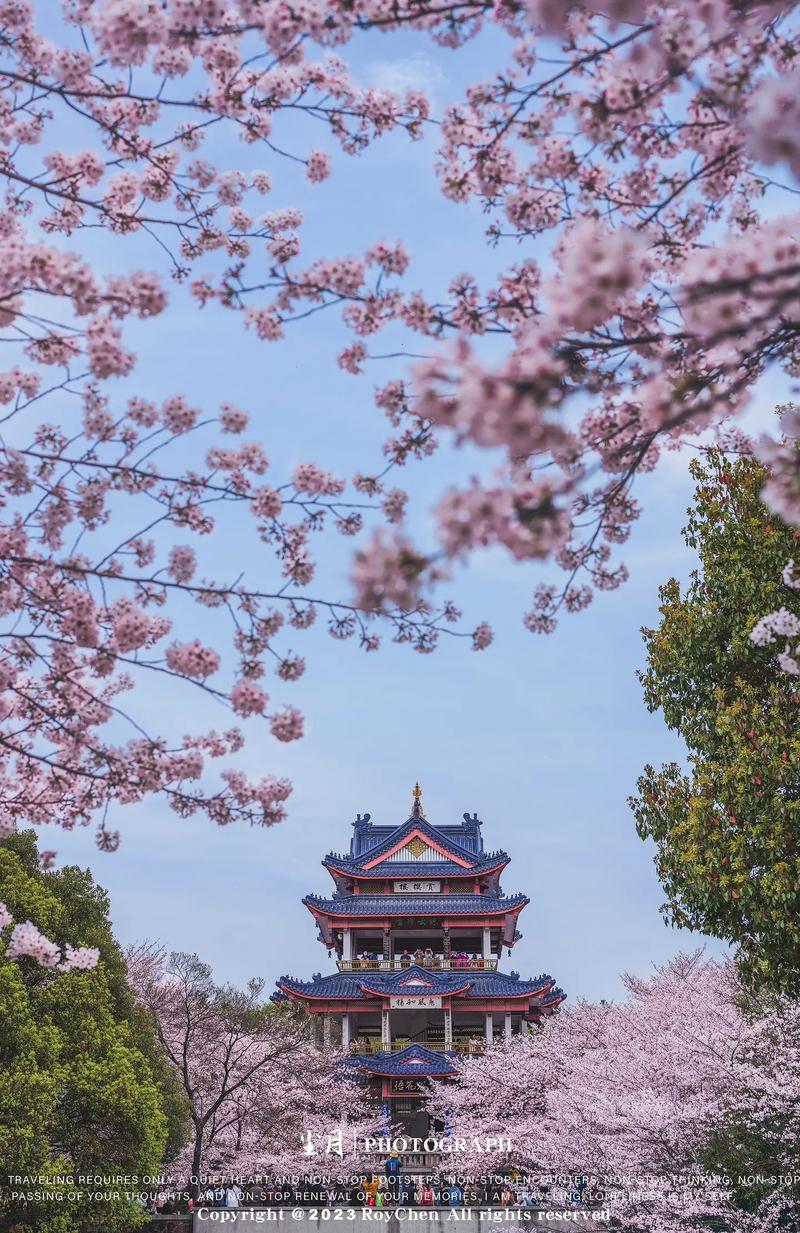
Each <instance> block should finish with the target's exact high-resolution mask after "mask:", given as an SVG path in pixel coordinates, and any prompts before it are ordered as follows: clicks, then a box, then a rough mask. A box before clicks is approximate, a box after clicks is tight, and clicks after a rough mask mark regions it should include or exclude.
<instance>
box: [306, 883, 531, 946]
mask: <svg viewBox="0 0 800 1233" xmlns="http://www.w3.org/2000/svg"><path fill="white" fill-rule="evenodd" d="M396 897H397V898H399V896H394V895H386V896H385V898H386V900H387V907H386V908H385V909H384V908H383V905H381V909H380V910H378V909H377V908H376V909H375V910H374V911H373V912H348V911H347V910H343V911H337V910H336V909H335V908H329V907H327V906H323V905H322V904H320V903H314V902H313V901H312V900H310V898H309V897H308V896H306V898H305V899H303V903H304V904H305V906H306V907H307V908H308V910H309V912H311V914H312V916H314V917H315V918H316V919H319V918H320V917H322V918H324V919H325V920H331V921H342V920H357V921H359V922H362V923H363V922H365V921H376V920H377V921H379V920H383V919H384V918H385V917H387V916H417V915H418V916H443V917H452V918H453V919H455V918H456V917H457V916H463V917H464V918H465V919H467V920H468V919H470V918H472V917H475V918H479V917H481V918H482V917H484V916H492V917H498V918H499V917H504V916H519V914H520V912H521V911H522V909H523V908H526V907H527V906H528V904H529V903H530V899H529V898H528V896H527V895H523V896H521V897H520V898H519V899H516V897H515V902H514V903H513V904H511V905H510V906H505V907H493V908H488V907H487V908H481V907H480V905H478V904H475V905H474V906H473V905H472V904H471V905H470V908H469V910H464V911H459V910H454V909H453V908H450V910H449V911H448V910H447V907H446V900H447V899H448V898H451V897H452V898H453V899H455V898H457V897H458V896H456V895H453V896H448V895H442V900H443V907H442V910H439V908H438V907H437V908H436V909H435V910H433V909H428V908H424V909H419V910H418V911H417V912H414V911H411V910H410V909H411V908H412V907H413V906H414V905H413V904H405V905H403V906H401V907H394V908H393V907H392V906H391V901H392V899H394V898H396ZM479 897H480V896H475V898H479ZM353 898H357V896H353ZM409 898H413V897H412V896H409ZM420 898H422V896H420ZM517 940H518V939H516V938H515V939H514V941H517ZM508 945H511V943H510V942H509V943H508Z"/></svg>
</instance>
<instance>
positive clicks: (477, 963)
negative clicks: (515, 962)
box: [336, 955, 497, 972]
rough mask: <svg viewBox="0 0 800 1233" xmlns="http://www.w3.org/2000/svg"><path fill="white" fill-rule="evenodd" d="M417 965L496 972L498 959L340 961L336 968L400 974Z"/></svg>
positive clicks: (465, 970)
mask: <svg viewBox="0 0 800 1233" xmlns="http://www.w3.org/2000/svg"><path fill="white" fill-rule="evenodd" d="M412 964H417V965H418V966H419V967H422V968H434V969H438V971H440V972H453V971H455V972H469V971H472V972H495V971H497V960H496V959H468V960H467V961H466V963H465V962H464V960H463V959H462V960H461V961H460V962H459V961H458V960H457V959H444V958H442V956H441V955H434V957H433V959H431V958H428V959H415V958H414V957H413V955H412V957H411V958H410V959H400V958H395V959H338V960H337V961H336V966H337V968H338V969H339V971H340V972H399V971H400V970H401V969H402V968H410V967H411V965H412Z"/></svg>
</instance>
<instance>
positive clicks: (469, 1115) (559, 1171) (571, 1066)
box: [431, 952, 800, 1233]
mask: <svg viewBox="0 0 800 1233" xmlns="http://www.w3.org/2000/svg"><path fill="white" fill-rule="evenodd" d="M625 983H626V987H627V993H628V996H627V999H626V1001H624V1002H622V1003H619V1004H617V1003H604V1002H602V1003H599V1004H591V1003H587V1002H581V1003H578V1004H576V1005H575V1006H574V1007H571V1008H569V1009H567V1010H564V1011H561V1012H559V1014H558V1015H557V1016H556V1017H554V1019H553V1020H551V1021H548V1022H547V1023H546V1024H545V1026H544V1028H543V1029H542V1030H541V1031H540V1032H537V1033H535V1034H534V1035H532V1036H529V1037H518V1038H516V1039H514V1040H512V1041H511V1042H510V1043H508V1044H503V1045H497V1046H495V1047H493V1048H492V1049H490V1050H487V1052H486V1054H485V1055H484V1056H482V1057H478V1058H464V1059H459V1061H458V1067H459V1076H458V1078H457V1080H456V1082H455V1083H454V1084H452V1085H444V1084H441V1085H439V1088H438V1090H437V1091H436V1093H435V1095H434V1097H433V1099H432V1102H431V1103H432V1108H433V1109H434V1111H435V1112H437V1113H438V1114H439V1115H440V1116H444V1117H445V1118H446V1119H447V1121H448V1124H449V1126H450V1129H451V1133H453V1134H454V1135H459V1134H461V1135H463V1136H465V1137H466V1138H467V1139H470V1138H472V1137H473V1136H480V1135H487V1134H488V1135H491V1134H492V1133H493V1132H494V1133H496V1134H498V1135H505V1136H507V1137H508V1138H509V1139H510V1140H511V1142H512V1144H513V1151H512V1152H511V1153H510V1154H508V1153H505V1154H502V1153H501V1154H496V1155H495V1158H494V1160H493V1162H492V1163H493V1164H494V1165H495V1166H500V1167H502V1166H508V1165H512V1164H513V1165H515V1166H517V1167H522V1168H524V1169H527V1170H530V1172H531V1173H532V1174H533V1175H534V1176H539V1177H542V1176H547V1175H549V1176H551V1177H552V1176H555V1177H559V1176H562V1177H563V1176H564V1175H565V1174H574V1175H579V1174H584V1175H586V1176H587V1177H588V1178H590V1179H591V1182H592V1184H591V1186H590V1189H595V1188H597V1189H599V1190H600V1191H601V1192H602V1193H603V1194H604V1196H605V1198H607V1199H610V1205H611V1207H612V1209H613V1210H614V1211H615V1214H617V1215H619V1216H620V1217H621V1218H623V1219H624V1221H625V1227H626V1228H629V1229H631V1230H635V1231H636V1233H639V1230H642V1231H644V1230H647V1231H648V1233H662V1231H663V1233H666V1231H667V1230H675V1231H676V1233H677V1231H678V1230H680V1231H686V1233H690V1231H691V1233H695V1231H697V1230H700V1229H707V1228H708V1227H709V1225H708V1222H707V1221H708V1218H709V1217H715V1218H717V1219H720V1218H724V1220H725V1224H724V1227H725V1228H726V1229H728V1230H737V1231H738V1230H740V1229H741V1230H742V1233H744V1230H745V1229H757V1230H759V1233H761V1231H762V1230H763V1233H767V1230H769V1229H775V1228H779V1227H782V1226H781V1224H780V1221H779V1220H778V1219H777V1217H778V1216H780V1215H783V1216H784V1217H786V1216H787V1215H789V1214H791V1215H792V1216H793V1217H794V1218H795V1219H796V1218H797V1214H798V1211H800V1203H799V1201H798V1197H797V1193H796V1189H795V1190H794V1191H793V1190H792V1187H791V1185H788V1186H782V1185H781V1184H779V1183H778V1181H777V1178H778V1177H788V1176H791V1175H792V1174H793V1173H794V1172H795V1168H794V1163H793V1162H795V1161H796V1152H797V1142H798V1135H800V1124H798V1120H797V1109H798V1105H797V1093H798V1085H800V1052H798V1048H799V1047H800V1011H798V1006H797V1004H796V1003H794V1002H789V1001H785V1000H782V1001H777V1002H775V1003H774V1004H773V1005H771V1006H770V1007H769V1008H762V1007H757V1006H752V1005H747V1004H746V1003H745V1001H744V995H743V993H742V990H741V988H740V987H739V985H738V984H737V980H736V976H735V969H734V968H733V966H732V965H730V964H727V963H725V964H722V963H717V962H713V961H709V960H705V959H703V957H702V954H701V953H700V952H697V953H695V954H693V955H683V956H679V957H678V958H676V959H674V960H672V961H671V962H670V963H668V964H667V965H666V966H664V967H661V968H656V969H655V970H654V973H653V975H652V976H651V977H650V978H649V979H647V980H641V979H639V978H636V977H631V976H629V977H626V981H625ZM754 1141H756V1142H758V1143H759V1145H760V1148H761V1151H762V1156H761V1158H760V1159H759V1160H758V1162H757V1164H758V1166H759V1167H758V1168H756V1169H754V1168H753V1159H752V1152H753V1150H754V1148H753V1144H754ZM723 1142H727V1143H729V1145H730V1153H729V1160H732V1161H733V1167H732V1171H733V1172H734V1176H733V1177H732V1178H729V1180H728V1183H727V1184H726V1183H725V1182H724V1180H722V1179H720V1180H719V1181H717V1182H716V1183H714V1182H713V1181H712V1180H711V1179H712V1178H713V1175H714V1173H715V1171H716V1169H715V1166H716V1165H717V1164H718V1163H719V1161H720V1144H721V1143H723ZM715 1153H716V1155H715ZM469 1163H470V1164H472V1166H473V1167H475V1168H477V1169H485V1168H486V1165H487V1158H486V1156H485V1155H483V1154H482V1155H476V1156H474V1157H473V1158H472V1159H471V1160H470V1162H469ZM726 1163H728V1162H727V1161H726ZM718 1171H719V1174H721V1175H724V1174H725V1168H719V1170H718ZM751 1172H754V1173H756V1172H762V1173H763V1174H764V1176H766V1177H770V1176H771V1175H773V1176H774V1177H775V1179H776V1181H775V1182H774V1184H771V1185H769V1184H768V1185H767V1186H764V1185H761V1186H759V1184H758V1183H755V1182H752V1183H751V1184H750V1185H749V1186H748V1185H746V1184H744V1182H743V1181H741V1180H739V1178H738V1177H737V1176H736V1174H738V1175H741V1176H742V1177H745V1176H746V1175H747V1174H749V1173H751ZM703 1173H709V1175H710V1176H709V1179H708V1181H707V1184H706V1185H696V1186H693V1185H692V1184H691V1177H692V1176H699V1175H701V1174H703ZM607 1178H616V1179H617V1182H616V1183H615V1184H609V1183H608V1182H607V1181H604V1180H603V1179H607ZM679 1178H682V1179H683V1180H682V1182H681V1181H677V1180H676V1179H679ZM625 1179H628V1180H627V1182H626V1180H625ZM637 1192H638V1193H637ZM568 1193H569V1188H568V1187H567V1194H568ZM604 1205H606V1203H605V1199H604ZM753 1209H757V1210H753Z"/></svg>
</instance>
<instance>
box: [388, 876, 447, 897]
mask: <svg viewBox="0 0 800 1233" xmlns="http://www.w3.org/2000/svg"><path fill="white" fill-rule="evenodd" d="M441 889H442V884H441V882H440V881H439V880H438V879H436V878H425V879H419V878H403V879H402V881H395V883H394V893H395V894H396V895H438V894H439V892H440V891H441Z"/></svg>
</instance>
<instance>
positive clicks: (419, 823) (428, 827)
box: [323, 801, 509, 877]
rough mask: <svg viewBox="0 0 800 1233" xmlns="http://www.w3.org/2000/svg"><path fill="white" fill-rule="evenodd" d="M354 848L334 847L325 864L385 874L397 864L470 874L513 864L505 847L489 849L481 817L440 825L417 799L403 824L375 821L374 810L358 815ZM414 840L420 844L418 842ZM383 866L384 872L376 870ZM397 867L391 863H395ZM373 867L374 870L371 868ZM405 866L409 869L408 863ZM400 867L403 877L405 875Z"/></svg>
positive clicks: (416, 872)
mask: <svg viewBox="0 0 800 1233" xmlns="http://www.w3.org/2000/svg"><path fill="white" fill-rule="evenodd" d="M354 826H355V831H354V835H353V841H351V843H350V852H349V853H348V854H344V853H340V852H329V853H328V856H327V857H325V858H324V861H323V864H324V866H325V867H327V868H332V872H333V868H335V869H337V870H338V872H346V873H353V874H356V875H359V874H360V875H361V877H381V875H386V874H388V873H391V872H392V870H393V869H394V868H398V869H399V867H401V866H402V867H408V868H409V869H410V870H413V875H418V877H423V875H424V874H425V873H430V872H431V867H433V866H438V867H440V869H439V872H443V873H446V874H451V875H454V877H457V875H461V877H470V875H472V874H475V873H480V872H482V870H486V869H493V868H497V867H498V866H499V867H502V866H504V864H508V861H509V858H508V854H507V853H505V852H484V851H483V841H482V838H481V832H480V826H481V824H480V822H478V821H477V819H471V817H470V816H468V815H467V814H465V821H463V824H462V825H460V826H434V825H433V824H431V822H429V821H428V819H427V817H425V816H424V814H423V813H422V809H420V808H419V805H418V803H417V801H414V809H413V811H412V814H410V816H409V817H408V819H407V820H406V821H404V822H401V824H399V826H373V825H372V824H371V822H370V820H369V814H367V815H366V817H365V819H362V817H359V819H357V820H356V822H355V824H354ZM414 840H415V841H417V847H414ZM377 866H382V867H385V868H381V870H380V873H375V872H373V870H375V868H376V867H377ZM390 867H391V868H390ZM371 870H372V872H371ZM403 872H404V869H403ZM402 875H403V874H402V873H399V872H398V877H402Z"/></svg>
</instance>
